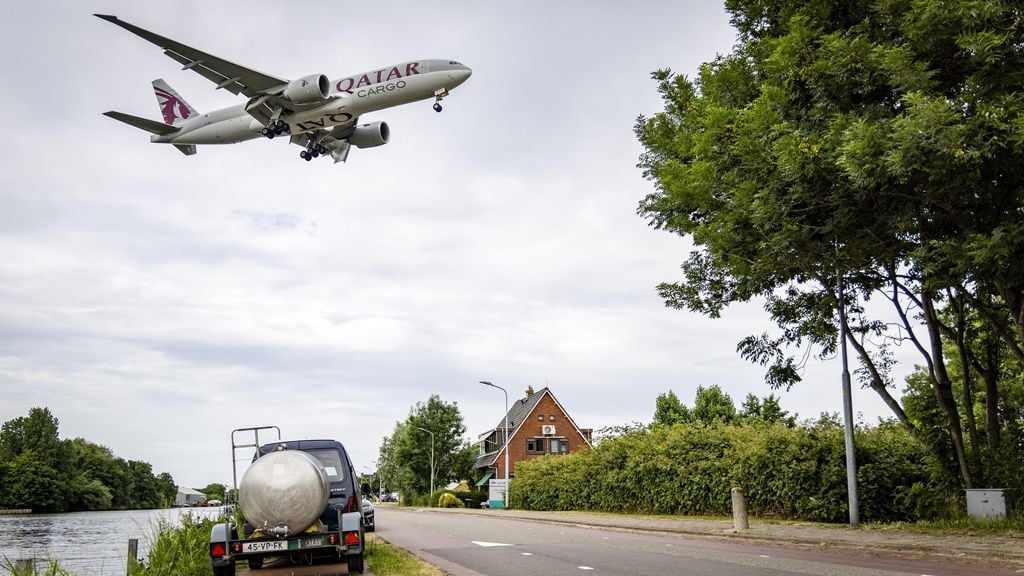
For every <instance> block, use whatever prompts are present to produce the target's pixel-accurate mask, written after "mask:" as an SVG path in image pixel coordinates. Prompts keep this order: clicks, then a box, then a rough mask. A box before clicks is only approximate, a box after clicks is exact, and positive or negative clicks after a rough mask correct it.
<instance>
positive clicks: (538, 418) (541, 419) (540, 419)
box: [537, 414, 544, 422]
mask: <svg viewBox="0 0 1024 576" xmlns="http://www.w3.org/2000/svg"><path fill="white" fill-rule="evenodd" d="M537 420H539V421H541V422H543V421H544V415H543V414H541V415H540V416H537Z"/></svg>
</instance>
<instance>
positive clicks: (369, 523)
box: [363, 498, 377, 532]
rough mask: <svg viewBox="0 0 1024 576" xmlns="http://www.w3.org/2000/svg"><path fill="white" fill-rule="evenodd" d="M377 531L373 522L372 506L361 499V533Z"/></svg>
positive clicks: (364, 499)
mask: <svg viewBox="0 0 1024 576" xmlns="http://www.w3.org/2000/svg"><path fill="white" fill-rule="evenodd" d="M376 529H377V525H376V524H375V521H374V514H373V504H372V503H371V502H370V501H369V500H367V499H366V498H363V532H373V531H375V530H376Z"/></svg>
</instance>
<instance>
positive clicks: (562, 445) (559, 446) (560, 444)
mask: <svg viewBox="0 0 1024 576" xmlns="http://www.w3.org/2000/svg"><path fill="white" fill-rule="evenodd" d="M568 451H569V441H568V440H559V439H557V438H552V439H551V453H552V454H565V453H566V452H568Z"/></svg>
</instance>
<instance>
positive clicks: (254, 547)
mask: <svg viewBox="0 0 1024 576" xmlns="http://www.w3.org/2000/svg"><path fill="white" fill-rule="evenodd" d="M287 549H288V542H287V541H286V540H266V541H263V542H243V543H242V552H273V551H275V550H287Z"/></svg>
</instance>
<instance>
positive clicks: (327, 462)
mask: <svg viewBox="0 0 1024 576" xmlns="http://www.w3.org/2000/svg"><path fill="white" fill-rule="evenodd" d="M305 452H308V453H309V455H310V456H313V457H315V458H316V459H317V460H319V461H320V464H321V465H323V467H324V470H325V471H326V472H327V480H328V481H330V482H341V481H342V480H344V479H345V468H344V467H343V466H342V465H341V454H340V453H338V451H337V450H333V449H331V448H318V449H313V450H305Z"/></svg>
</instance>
